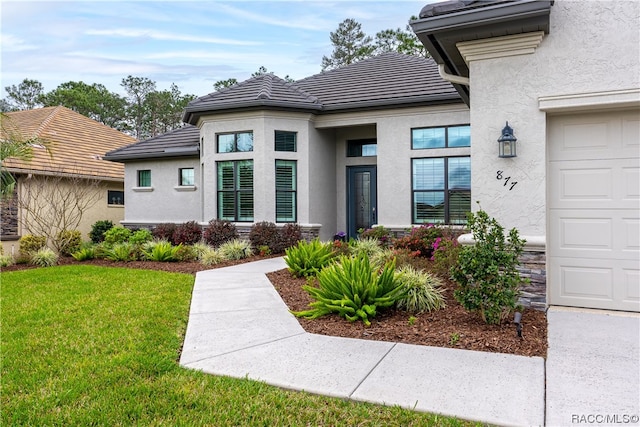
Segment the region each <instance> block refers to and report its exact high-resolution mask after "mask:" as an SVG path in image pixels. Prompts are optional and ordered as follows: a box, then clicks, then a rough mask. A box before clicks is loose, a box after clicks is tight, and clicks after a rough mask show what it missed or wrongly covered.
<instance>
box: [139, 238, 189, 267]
mask: <svg viewBox="0 0 640 427" xmlns="http://www.w3.org/2000/svg"><path fill="white" fill-rule="evenodd" d="M180 248H182V245H178V246H173V245H172V244H171V243H170V242H167V241H159V242H154V243H153V244H149V245H145V247H144V249H143V250H142V256H143V257H144V259H146V260H147V261H160V262H173V261H178V252H179V251H180Z"/></svg>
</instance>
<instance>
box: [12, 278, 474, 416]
mask: <svg viewBox="0 0 640 427" xmlns="http://www.w3.org/2000/svg"><path fill="white" fill-rule="evenodd" d="M1 285H2V289H1V294H0V295H1V300H0V308H1V310H2V311H1V313H2V334H1V347H0V349H1V354H2V366H1V370H0V373H1V379H2V382H1V385H0V392H1V393H0V407H1V411H2V418H1V424H2V425H3V426H18V425H64V426H74V425H75V426H78V425H83V426H84V425H108V426H125V425H126V426H128V425H144V426H159V425H171V426H173V425H215V426H229V425H234V426H238V425H250V426H254V425H256V426H272V425H287V426H298V425H299V426H304V425H313V426H326V425H345V426H353V425H359V426H379V425H388V426H429V425H437V426H441V425H447V426H467V425H473V424H471V423H468V422H466V421H461V420H457V419H454V418H448V417H442V416H439V415H433V414H425V413H417V412H412V411H409V410H404V409H401V408H398V407H385V406H379V405H372V404H366V403H359V402H351V401H345V400H342V399H336V398H329V397H324V396H317V395H311V394H308V393H303V392H293V391H287V390H282V389H279V388H276V387H272V386H269V385H266V384H264V383H260V382H256V381H251V380H247V379H232V378H227V377H218V376H213V375H207V374H203V373H201V372H196V371H191V370H188V369H184V368H181V367H180V366H179V365H178V364H177V359H178V357H179V349H180V346H181V344H182V340H183V337H184V332H185V329H186V324H187V319H188V311H189V304H190V299H191V290H192V287H193V277H192V276H190V275H184V274H175V273H166V272H158V271H144V270H133V269H120V268H107V267H96V266H62V267H49V268H44V269H33V270H24V271H16V272H9V273H2V284H1Z"/></svg>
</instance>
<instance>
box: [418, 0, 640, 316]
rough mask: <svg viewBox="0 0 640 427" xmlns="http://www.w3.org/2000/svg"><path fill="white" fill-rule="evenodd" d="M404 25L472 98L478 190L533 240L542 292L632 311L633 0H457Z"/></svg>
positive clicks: (639, 73) (638, 26)
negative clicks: (505, 144) (512, 151)
mask: <svg viewBox="0 0 640 427" xmlns="http://www.w3.org/2000/svg"><path fill="white" fill-rule="evenodd" d="M412 27H413V30H414V32H415V33H416V35H417V36H418V38H419V39H420V40H421V41H422V42H423V43H424V45H425V46H426V48H427V50H428V51H429V52H430V53H431V55H432V56H433V58H434V59H435V61H436V62H437V63H438V64H442V65H443V68H444V70H443V71H444V72H445V73H449V74H452V75H453V77H445V78H449V79H450V80H451V81H453V82H454V86H455V87H456V89H457V90H458V93H460V95H461V97H462V98H463V99H464V100H465V102H466V103H467V104H468V105H469V109H470V123H471V140H472V141H473V142H472V145H471V159H472V164H473V169H472V170H473V173H472V177H471V194H472V198H473V200H479V201H480V202H481V204H482V208H483V209H485V210H486V211H488V212H489V213H490V214H491V215H492V216H495V217H496V218H498V219H499V220H500V222H501V223H502V224H503V225H504V226H506V227H508V228H511V227H516V228H518V229H519V230H520V233H521V234H522V235H524V236H526V239H527V240H528V241H529V242H530V243H531V246H532V247H534V248H535V246H538V247H539V255H541V256H543V257H544V258H543V259H544V260H545V263H546V275H547V288H548V290H547V303H548V304H549V305H563V306H577V307H591V308H602V309H613V310H628V311H640V270H639V269H640V3H639V2H633V1H606V2H574V1H562V0H560V1H555V2H553V1H529V0H526V1H483V2H480V1H453V2H444V3H436V4H430V5H427V6H425V7H424V8H423V10H422V11H421V13H420V18H419V19H418V20H417V21H414V22H413V23H412ZM507 121H508V122H509V126H510V127H511V128H513V130H514V134H515V137H516V138H517V157H513V158H499V157H498V144H497V142H496V140H497V139H498V137H500V135H501V130H502V129H503V127H504V126H505V122H507ZM516 183H517V184H516Z"/></svg>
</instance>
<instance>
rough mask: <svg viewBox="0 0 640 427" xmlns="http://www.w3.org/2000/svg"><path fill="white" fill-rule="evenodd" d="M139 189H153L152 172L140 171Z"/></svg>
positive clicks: (147, 170)
mask: <svg viewBox="0 0 640 427" xmlns="http://www.w3.org/2000/svg"><path fill="white" fill-rule="evenodd" d="M138 187H151V170H149V169H144V170H139V171H138Z"/></svg>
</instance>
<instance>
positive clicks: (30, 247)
mask: <svg viewBox="0 0 640 427" xmlns="http://www.w3.org/2000/svg"><path fill="white" fill-rule="evenodd" d="M18 243H19V244H20V256H21V257H26V258H30V257H31V254H33V253H35V252H38V251H39V250H40V249H42V248H44V247H45V246H47V238H46V237H44V236H34V235H32V234H25V235H24V236H22V237H21V238H20V240H18Z"/></svg>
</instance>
